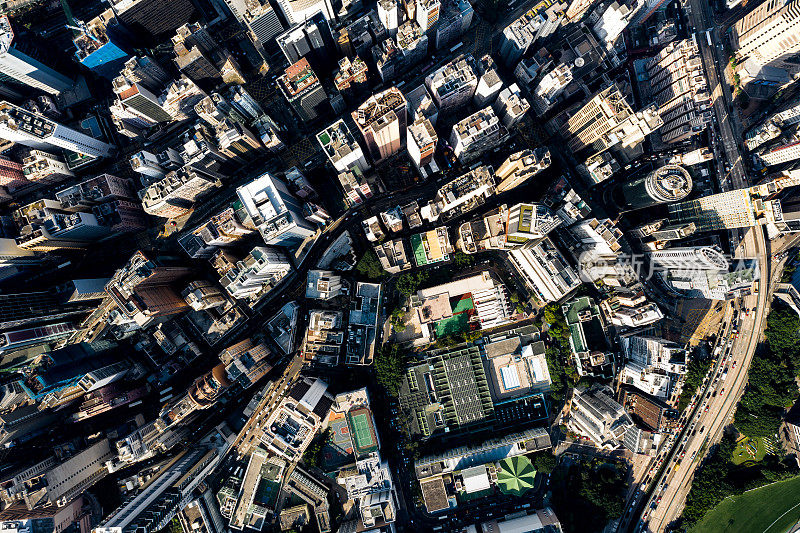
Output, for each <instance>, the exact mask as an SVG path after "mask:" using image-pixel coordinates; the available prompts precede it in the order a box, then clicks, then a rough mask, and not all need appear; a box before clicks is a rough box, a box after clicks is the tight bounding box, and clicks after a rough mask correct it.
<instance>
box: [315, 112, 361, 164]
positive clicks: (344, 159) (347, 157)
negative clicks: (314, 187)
mask: <svg viewBox="0 0 800 533" xmlns="http://www.w3.org/2000/svg"><path fill="white" fill-rule="evenodd" d="M317 141H319V144H320V146H322V151H324V152H325V155H326V156H327V157H328V160H329V161H330V162H331V164H332V165H333V167H334V168H335V169H336V170H337V171H339V172H344V171H346V170H347V169H350V168H358V170H359V171H361V172H366V171H367V170H368V169H369V163H367V159H366V158H365V157H364V151H363V150H362V149H361V146H360V145H359V144H358V141H356V139H355V137H353V134H352V133H351V132H350V128H348V127H347V124H345V122H344V121H343V120H337V121H336V122H334V123H333V124H331V125H330V126H328V127H327V128H325V129H324V130H322V131H321V132H319V133H318V134H317Z"/></svg>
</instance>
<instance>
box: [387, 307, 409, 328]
mask: <svg viewBox="0 0 800 533" xmlns="http://www.w3.org/2000/svg"><path fill="white" fill-rule="evenodd" d="M405 316H406V312H405V311H404V310H403V308H402V307H398V308H396V309H395V310H394V311H392V316H391V317H390V318H389V323H391V324H392V327H393V328H394V330H395V331H398V332H403V331H405V329H406V325H405V322H403V318H405Z"/></svg>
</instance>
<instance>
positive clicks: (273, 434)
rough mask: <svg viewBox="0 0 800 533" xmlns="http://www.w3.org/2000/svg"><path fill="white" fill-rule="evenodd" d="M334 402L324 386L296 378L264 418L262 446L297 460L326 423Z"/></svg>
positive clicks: (284, 456)
mask: <svg viewBox="0 0 800 533" xmlns="http://www.w3.org/2000/svg"><path fill="white" fill-rule="evenodd" d="M333 402H334V399H333V396H332V395H331V394H330V393H329V392H328V384H327V383H325V382H324V381H322V380H320V379H310V378H304V377H302V376H301V377H299V378H298V380H297V381H295V382H294V383H293V384H292V386H291V387H290V388H289V392H288V394H287V395H286V396H285V397H284V398H283V399H282V400H281V402H280V404H279V405H278V406H277V407H276V408H275V410H274V411H273V412H272V413H270V415H269V418H267V421H266V424H265V426H264V432H263V434H262V436H261V443H262V444H263V445H264V446H265V447H267V449H269V451H271V452H272V453H274V454H277V455H280V456H281V457H283V458H285V459H287V460H289V461H294V460H296V459H297V458H299V457H300V456H301V455H302V454H303V452H304V451H305V450H306V448H308V445H309V444H311V441H312V439H313V438H314V435H315V434H316V433H317V430H319V428H320V426H321V425H322V423H323V422H325V421H327V419H328V414H329V412H330V408H331V405H333Z"/></svg>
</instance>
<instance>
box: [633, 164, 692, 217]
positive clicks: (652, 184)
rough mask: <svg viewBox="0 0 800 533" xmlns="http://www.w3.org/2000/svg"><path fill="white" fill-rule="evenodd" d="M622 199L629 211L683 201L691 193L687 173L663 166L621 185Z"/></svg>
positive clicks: (689, 179) (677, 168) (676, 167)
mask: <svg viewBox="0 0 800 533" xmlns="http://www.w3.org/2000/svg"><path fill="white" fill-rule="evenodd" d="M621 189H622V197H623V198H624V199H625V204H626V205H627V206H628V207H630V208H631V209H642V208H644V207H650V206H653V205H658V204H666V203H671V202H677V201H679V200H683V199H684V198H686V197H687V196H689V193H691V192H692V177H691V175H689V171H687V170H686V169H685V168H683V167H681V166H678V165H664V166H663V167H660V168H657V169H656V170H654V171H652V172H651V173H649V174H648V175H646V176H644V177H641V178H638V179H635V180H633V181H632V182H630V183H623V184H622V185H621Z"/></svg>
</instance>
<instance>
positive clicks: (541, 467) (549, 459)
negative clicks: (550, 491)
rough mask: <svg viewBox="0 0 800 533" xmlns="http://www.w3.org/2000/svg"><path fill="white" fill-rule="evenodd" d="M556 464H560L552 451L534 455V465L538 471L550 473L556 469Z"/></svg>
mask: <svg viewBox="0 0 800 533" xmlns="http://www.w3.org/2000/svg"><path fill="white" fill-rule="evenodd" d="M556 465H558V459H557V458H556V456H555V455H553V454H552V453H550V452H542V453H537V454H534V456H533V466H535V467H536V471H537V472H541V473H543V474H549V473H550V472H552V471H553V470H555V468H556Z"/></svg>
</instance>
